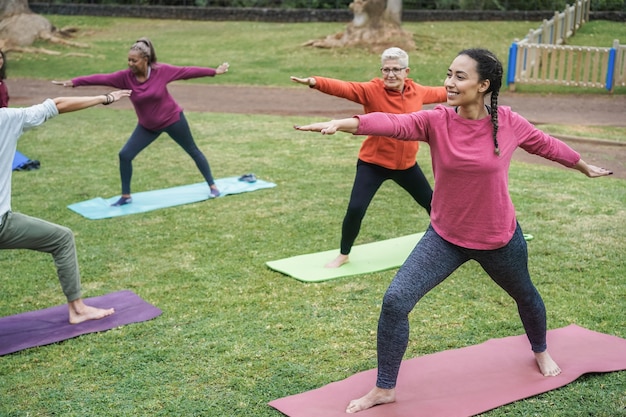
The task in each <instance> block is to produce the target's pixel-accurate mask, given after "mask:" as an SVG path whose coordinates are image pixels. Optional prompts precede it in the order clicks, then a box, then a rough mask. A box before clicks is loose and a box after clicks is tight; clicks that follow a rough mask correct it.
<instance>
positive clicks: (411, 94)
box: [312, 77, 446, 170]
mask: <svg viewBox="0 0 626 417" xmlns="http://www.w3.org/2000/svg"><path fill="white" fill-rule="evenodd" d="M313 78H315V85H314V86H313V87H312V88H314V89H316V90H319V91H321V92H323V93H326V94H330V95H333V96H336V97H342V98H345V99H348V100H350V101H353V102H355V103H359V104H361V105H363V110H364V111H365V113H372V112H386V113H396V114H398V113H412V112H415V111H418V110H421V109H422V104H432V103H444V102H446V90H445V88H444V87H424V86H423V85H420V84H418V83H416V82H415V81H413V80H412V79H410V78H407V79H406V80H405V82H404V91H403V92H399V91H395V90H387V89H386V88H385V84H384V82H383V80H382V79H380V78H374V79H373V80H371V81H368V82H351V81H342V80H336V79H333V78H324V77H313ZM418 149H419V144H418V142H417V141H403V140H396V139H392V138H388V137H385V136H368V137H367V138H366V139H365V140H364V141H363V144H362V145H361V150H360V151H359V159H361V160H362V161H365V162H369V163H371V164H376V165H379V166H382V167H385V168H388V169H396V170H403V169H408V168H411V167H412V166H413V165H415V158H416V156H417V151H418Z"/></svg>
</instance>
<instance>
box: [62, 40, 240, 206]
mask: <svg viewBox="0 0 626 417" xmlns="http://www.w3.org/2000/svg"><path fill="white" fill-rule="evenodd" d="M228 67H229V65H228V63H223V64H221V65H220V66H219V67H217V68H216V69H213V68H205V67H176V66H173V65H169V64H164V63H157V57H156V53H155V51H154V47H153V46H152V42H151V41H150V40H149V39H148V38H141V39H139V40H137V42H135V43H134V44H133V46H131V47H130V50H129V52H128V68H127V69H125V70H122V71H117V72H114V73H111V74H95V75H89V76H85V77H77V78H74V79H72V80H69V81H53V82H54V83H55V84H58V85H63V86H64V87H79V86H83V85H106V86H110V87H115V88H119V89H128V90H132V91H133V94H132V96H131V99H130V101H131V102H132V103H133V106H134V108H135V112H136V113H137V127H135V130H134V131H133V133H132V135H131V136H130V138H129V139H128V141H127V142H126V144H125V145H124V147H123V148H122V150H121V151H120V153H119V158H120V176H121V179H122V195H121V197H120V199H119V200H118V201H117V202H115V203H114V204H113V205H114V206H122V205H125V204H129V203H131V202H132V198H131V194H130V182H131V178H132V175H133V165H132V161H133V159H134V158H135V157H136V156H137V155H138V154H139V152H141V151H142V150H144V149H145V148H146V147H147V146H148V145H150V144H151V143H152V142H154V141H155V140H156V139H157V138H158V137H159V136H160V135H161V133H164V132H165V133H167V134H168V135H170V137H171V138H172V139H174V141H175V142H176V143H177V144H179V145H180V147H181V148H183V149H184V150H185V152H187V154H189V156H191V158H192V159H193V160H194V162H195V163H196V166H197V167H198V169H199V170H200V173H201V174H202V176H203V177H204V179H205V180H206V182H207V184H208V185H209V188H210V197H218V196H219V195H220V192H219V190H218V189H217V187H216V186H215V181H214V180H213V176H212V174H211V168H210V167H209V163H208V161H207V159H206V157H205V156H204V154H203V153H202V151H201V150H200V149H199V148H198V147H197V146H196V143H195V141H194V139H193V136H192V135H191V130H190V129H189V124H188V123H187V119H186V118H185V115H184V114H183V109H182V108H181V107H180V105H179V104H178V103H177V102H176V101H175V100H174V97H172V95H171V94H170V93H169V91H168V90H167V84H169V83H170V82H172V81H176V80H188V79H191V78H200V77H213V76H215V75H220V74H224V73H226V72H228Z"/></svg>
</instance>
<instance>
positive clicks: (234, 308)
mask: <svg viewBox="0 0 626 417" xmlns="http://www.w3.org/2000/svg"><path fill="white" fill-rule="evenodd" d="M73 19H76V20H77V21H78V23H77V24H79V23H80V19H83V18H70V17H63V18H61V17H55V23H56V24H58V25H59V26H64V25H68V24H71V23H72V22H73ZM84 19H85V23H84V26H83V28H84V31H81V33H82V35H81V37H82V36H84V37H86V38H87V39H81V41H86V42H87V43H89V44H91V45H93V46H92V48H90V49H89V51H88V52H89V53H92V54H93V57H92V58H84V57H68V56H63V57H61V58H59V57H54V56H45V57H44V56H40V55H21V56H18V55H16V54H13V55H12V56H10V63H11V64H14V65H12V66H11V68H12V69H11V73H10V77H21V76H23V77H32V76H36V75H37V74H38V72H37V69H39V70H40V71H41V73H42V74H44V75H43V76H41V78H46V79H54V78H69V77H71V76H74V75H78V74H82V73H85V74H86V73H92V72H96V71H103V72H104V71H111V70H115V69H120V68H123V67H124V65H125V55H126V51H127V47H128V44H129V39H131V40H132V39H134V38H135V37H137V36H141V35H147V36H149V37H151V38H153V39H154V41H155V43H156V45H157V53H158V54H159V59H160V60H162V61H165V62H168V61H169V62H173V63H178V64H206V65H216V64H219V62H221V61H223V60H228V61H229V62H231V64H232V65H233V73H232V74H229V76H228V77H224V78H220V80H219V81H220V82H222V80H227V81H226V82H229V83H230V82H232V83H233V84H246V81H248V82H249V83H250V84H257V85H260V84H264V82H267V85H279V84H280V85H282V84H284V85H288V76H289V75H292V74H296V75H297V74H300V75H308V74H309V73H320V74H324V75H331V76H336V77H344V78H351V79H363V78H368V77H372V76H375V74H374V73H372V72H371V71H374V72H375V70H376V58H375V57H373V56H371V55H368V54H366V53H365V52H362V51H350V52H346V51H342V52H341V51H329V50H310V49H302V48H300V47H299V44H301V43H302V42H304V41H306V40H307V39H309V38H313V37H319V36H324V35H325V34H328V33H332V32H334V31H338V30H340V29H341V25H339V24H334V25H333V24H320V25H317V24H315V25H311V27H310V30H306V31H305V29H301V31H302V34H300V35H299V36H294V35H293V32H292V30H293V28H294V27H298V28H300V26H299V25H296V24H294V25H281V24H276V25H274V26H272V25H270V24H259V23H234V24H233V25H234V26H235V27H239V28H240V29H243V28H246V27H247V28H257V29H259V30H257V32H256V34H255V36H254V37H250V38H251V39H252V38H254V39H256V40H258V41H260V40H264V41H265V42H268V43H269V42H270V41H272V40H273V39H275V40H276V41H275V42H272V43H271V44H270V48H269V49H268V50H267V52H262V53H261V52H259V51H258V50H257V49H258V48H254V44H253V41H252V40H250V41H249V42H251V43H250V44H249V45H247V46H241V45H240V46H238V43H237V41H236V40H232V41H231V43H229V42H227V41H226V42H225V43H220V42H217V41H216V37H218V36H219V34H220V33H221V32H220V30H221V31H222V32H223V31H226V30H227V29H226V28H228V27H229V26H228V25H229V24H226V23H219V22H160V21H142V20H132V19H115V20H113V19H94V18H84ZM592 23H593V22H592ZM490 25H491V24H490ZM516 25H519V26H517V27H516V28H514V27H513V26H516ZM416 26H418V25H416ZM422 26H423V27H427V24H424V25H421V26H420V27H422ZM534 26H536V25H535V24H533V23H526V24H524V23H508V26H507V24H503V25H502V26H501V27H499V28H500V29H501V30H502V31H505V30H506V32H505V33H498V36H494V35H493V34H492V35H489V36H488V35H486V34H485V35H484V38H485V39H494V38H500V39H507V42H508V39H509V38H510V37H512V36H519V33H522V34H523V33H525V32H526V31H527V30H528V28H529V27H534ZM302 27H303V28H304V27H305V26H304V25H303V26H302ZM469 27H474V28H475V29H474V32H470V33H473V34H474V35H475V36H482V32H481V31H480V30H479V29H480V27H481V26H480V25H479V24H476V25H475V26H473V25H469ZM87 29H88V30H87ZM186 30H189V31H191V32H190V33H188V32H186ZM463 30H466V29H463ZM467 30H469V29H467ZM514 34H515V35H514ZM424 36H433V37H434V35H428V33H427V32H426V33H425V34H424ZM187 38H188V39H190V40H189V42H186V41H184V39H187ZM464 38H465V36H459V37H458V40H460V39H464ZM199 39H206V42H204V43H201V42H199V41H198V40H199ZM453 40H454V39H451V40H449V41H441V42H440V43H438V46H437V47H438V48H441V51H445V53H446V54H447V53H448V51H449V50H450V48H453V51H450V53H455V52H456V50H457V49H460V47H462V46H465V45H460V44H458V43H456V42H453ZM507 47H508V46H506V45H505V46H502V48H501V49H500V50H498V52H499V53H500V55H501V56H502V52H503V51H505V50H506V48H507ZM50 48H52V47H50ZM54 48H55V49H56V48H59V49H63V48H61V47H54ZM428 48H429V49H427V50H428V51H431V52H432V50H433V49H432V48H434V45H430V46H429V47H428ZM492 49H496V48H492ZM161 51H162V53H161ZM295 51H297V53H298V55H296V56H295V57H289V56H288V55H289V53H292V52H295ZM442 54H443V52H442ZM113 55H117V56H118V57H117V58H116V59H112V58H111V57H112V56H113ZM428 55H429V53H427V52H426V50H425V51H424V56H423V58H424V60H426V58H427V56H428ZM200 56H206V61H202V60H201V59H200ZM418 56H419V57H422V56H421V55H419V54H418V55H417V56H415V57H413V56H412V59H413V63H412V66H413V67H418V68H420V69H419V70H417V71H416V72H417V73H420V74H421V73H424V74H425V73H427V71H426V69H425V68H426V67H428V66H429V64H424V63H423V62H422V61H420V59H419V58H418ZM238 60H241V61H243V62H245V64H239V65H238V64H237V63H238ZM438 60H442V61H446V62H447V60H448V59H447V57H440V58H439V59H438ZM433 61H437V60H436V59H433ZM62 65H66V67H62ZM433 65H434V64H433ZM239 68H241V69H239ZM255 69H256V72H263V73H264V74H255ZM272 69H273V70H275V71H277V72H279V73H280V74H279V75H276V76H275V78H272V80H267V78H268V77H269V75H268V74H270V73H271V72H272V71H271V70H272ZM238 71H242V73H239V72H238ZM358 71H361V72H360V73H359V72H358ZM436 72H437V71H434V72H433V73H436ZM231 75H233V77H231ZM264 75H265V76H264ZM421 81H422V82H425V81H423V80H421ZM425 83H426V82H425ZM187 118H188V119H189V121H190V124H191V127H192V130H193V132H194V134H195V136H196V139H197V142H198V145H199V146H200V147H201V149H203V150H204V151H205V152H206V154H207V157H208V158H209V161H210V162H211V166H212V169H213V172H214V174H215V176H216V177H217V178H221V177H227V176H234V175H241V174H243V173H246V172H254V173H256V174H257V176H258V177H259V178H261V179H264V180H268V181H272V182H275V183H276V184H277V187H276V188H273V189H269V190H261V191H257V192H254V193H246V194H242V195H238V196H230V197H225V198H220V199H216V200H210V201H206V202H203V203H197V204H190V205H185V206H181V207H174V208H169V209H164V210H158V211H154V212H149V213H145V214H138V215H132V216H126V217H119V218H115V219H109V220H100V221H91V220H87V219H84V218H82V217H81V216H79V215H77V214H75V213H74V212H72V211H70V210H69V209H67V208H66V206H67V205H68V204H71V203H75V202H78V201H82V200H86V199H90V198H93V197H96V196H103V197H109V196H112V195H115V194H117V193H119V177H118V166H117V152H118V150H119V149H120V147H121V146H122V144H123V143H124V141H125V140H126V138H127V136H128V134H129V133H130V131H131V130H132V128H133V127H134V124H135V115H134V113H132V112H130V111H123V110H115V109H107V108H103V107H98V108H94V109H89V110H86V111H83V112H80V113H74V114H68V115H63V116H61V117H59V118H57V119H55V120H52V121H50V122H48V124H47V126H45V127H42V128H40V129H36V130H34V131H31V132H27V133H26V134H25V135H24V136H23V138H22V140H21V142H20V146H19V148H20V151H22V152H23V153H24V154H26V155H28V156H31V157H36V158H37V159H39V160H40V161H41V164H42V167H41V169H40V170H38V171H32V172H18V173H15V175H14V177H13V209H14V210H15V211H19V212H23V213H26V214H30V215H34V216H37V217H41V218H44V219H47V220H50V221H53V222H57V223H60V224H63V225H66V226H68V227H70V228H72V229H73V230H74V232H75V235H76V242H77V246H78V251H79V260H80V262H81V270H82V275H83V286H84V291H85V296H86V297H91V296H97V295H102V294H106V293H110V292H114V291H118V290H122V289H130V290H132V291H134V292H136V293H137V294H139V295H140V296H141V297H142V298H144V299H145V300H147V301H148V302H150V303H153V304H155V305H156V306H158V307H159V308H161V309H162V310H163V315H162V316H160V317H158V318H157V319H154V320H151V321H148V322H144V323H138V324H132V325H128V326H124V327H120V328H117V329H113V330H111V331H108V332H104V333H97V334H90V335H86V336H82V337H79V338H76V339H70V340H68V341H65V342H62V343H57V344H54V345H49V346H45V347H41V348H35V349H29V350H26V351H21V352H18V353H15V354H11V355H8V356H5V357H2V358H0V416H11V417H18V416H20V417H21V416H31V417H33V416H77V417H78V416H85V415H92V416H116V417H117V416H129V417H130V416H133V417H134V416H220V417H221V416H254V417H259V416H261V417H262V416H268V417H278V416H280V415H282V414H281V413H279V412H277V411H275V410H273V409H272V408H270V407H269V406H267V402H269V401H271V400H274V399H276V398H280V397H283V396H287V395H292V394H297V393H300V392H303V391H305V390H310V389H314V388H317V387H320V386H322V385H324V384H327V383H329V382H332V381H336V380H340V379H343V378H346V377H348V376H350V375H352V374H354V373H356V372H359V371H363V370H367V369H371V368H373V367H375V366H376V361H375V359H376V358H375V354H376V343H375V337H376V323H377V320H378V314H379V311H380V303H381V298H382V295H383V293H384V291H385V289H386V287H387V285H388V283H389V281H390V280H391V279H392V278H393V274H394V271H386V272H381V273H374V274H368V275H363V276H355V277H351V278H345V279H338V280H333V281H328V282H324V283H318V284H304V283H301V282H299V281H296V280H294V279H291V278H288V277H286V276H283V275H281V274H279V273H276V272H273V271H271V270H269V269H268V268H267V267H266V266H265V264H264V263H265V262H266V261H269V260H275V259H281V258H284V257H288V256H293V255H298V254H304V253H309V252H315V251H321V250H328V249H333V248H337V247H338V244H339V231H340V226H341V220H342V217H343V214H344V212H345V208H346V204H347V199H348V196H349V191H350V188H351V185H352V179H353V175H354V164H355V161H356V155H357V152H358V148H359V145H360V140H359V139H358V138H353V137H351V136H349V135H343V134H338V135H335V136H328V137H327V136H321V135H316V134H308V133H303V132H295V131H294V130H293V129H292V127H291V126H292V125H293V124H296V123H298V124H301V123H306V122H308V121H312V119H311V118H308V117H277V116H259V115H232V114H204V113H187ZM418 161H419V163H420V164H421V165H422V167H423V169H424V171H425V172H426V173H427V175H428V176H429V178H430V179H431V180H432V175H431V174H430V172H431V166H430V159H429V153H428V147H427V146H423V147H422V148H421V151H420V153H419V155H418ZM134 168H135V178H134V180H133V187H134V190H136V191H144V190H150V189H158V188H165V187H170V186H176V185H183V184H189V183H193V182H199V181H201V178H200V175H199V173H198V172H197V170H196V168H195V166H194V164H193V162H192V161H191V160H190V159H189V158H188V157H187V156H186V155H185V154H184V153H183V152H182V151H181V150H180V149H179V148H178V147H177V146H176V145H175V144H174V143H173V142H172V141H170V140H168V139H167V138H165V137H164V138H162V139H161V140H159V141H157V142H156V143H155V144H153V145H152V146H150V148H149V149H147V150H146V151H145V152H143V153H142V154H141V155H140V156H139V157H138V158H137V159H136V161H135V164H134ZM510 184H511V194H512V197H513V200H514V202H515V204H516V208H517V212H518V218H519V221H520V223H521V225H522V227H523V229H524V232H526V233H530V234H533V235H534V239H533V240H532V241H530V243H529V252H530V269H531V274H532V276H533V279H534V281H535V283H536V285H537V286H538V288H539V290H540V292H541V294H542V296H543V298H544V300H545V302H546V306H547V309H548V323H549V327H550V328H557V327H562V326H566V325H568V324H571V323H576V324H578V325H580V326H583V327H586V328H589V329H592V330H595V331H599V332H604V333H608V334H613V335H617V336H620V337H626V326H624V324H625V323H626V309H625V307H626V305H625V302H624V296H625V294H626V283H625V280H624V277H625V276H626V262H625V261H624V253H626V240H625V239H624V235H625V233H624V232H625V226H624V225H625V224H626V209H625V207H626V186H625V183H624V181H623V180H619V179H615V178H610V177H608V178H599V179H588V178H586V177H584V176H583V175H581V174H580V173H578V172H575V171H570V170H566V169H560V168H551V167H543V166H535V165H528V164H523V163H519V162H514V163H513V165H512V168H511V173H510ZM427 224H428V219H427V217H426V215H425V214H424V213H423V212H422V210H421V209H419V208H418V207H417V206H416V204H415V203H414V202H413V201H412V200H411V198H410V197H409V196H408V195H407V194H406V193H405V192H404V191H402V190H401V189H400V188H399V187H397V186H395V185H394V184H392V183H386V184H384V185H383V187H382V188H381V190H380V191H379V193H378V194H377V195H376V197H375V199H374V201H373V202H372V205H371V207H370V209H369V211H368V215H367V217H366V218H365V221H364V223H363V228H362V231H361V234H360V236H359V238H358V241H357V244H358V243H366V242H372V241H377V240H381V239H387V238H392V237H397V236H402V235H406V234H411V233H415V232H418V231H423V230H424V229H425V228H426V226H427ZM0 265H1V269H0V287H1V288H2V291H1V292H0V316H6V315H11V314H16V313H19V312H25V311H31V310H35V309H41V308H46V307H50V306H53V305H58V304H62V303H64V299H63V297H62V294H61V290H60V287H59V284H58V281H57V280H56V277H55V273H54V266H53V264H52V261H51V259H50V257H49V256H47V255H43V254H39V253H33V252H28V251H1V252H0ZM522 333H523V330H522V327H521V324H520V321H519V318H518V316H517V313H516V309H515V306H514V305H513V302H512V301H511V300H510V299H509V298H508V297H507V296H506V295H505V294H504V293H503V292H502V290H500V289H499V288H498V287H497V286H496V285H495V284H493V283H492V282H491V281H490V280H489V278H488V277H487V276H486V275H485V273H484V272H482V270H481V269H480V267H478V266H477V265H476V264H467V265H465V266H463V267H462V268H461V269H459V270H458V271H457V272H455V274H454V275H452V276H451V277H450V278H449V279H448V280H447V281H446V282H444V283H443V284H442V285H441V286H439V287H438V288H437V289H435V290H434V291H432V292H431V293H430V294H428V295H427V296H426V297H425V298H424V299H423V300H422V301H421V302H420V304H419V305H418V307H417V308H416V310H415V311H414V312H413V314H412V315H411V339H410V344H409V348H408V350H407V357H415V356H417V355H424V354H428V353H433V352H439V351H443V350H446V349H451V348H459V347H463V346H468V345H474V344H477V343H480V342H483V341H485V340H487V339H490V338H495V337H505V336H510V335H517V334H522ZM529 355H530V352H529ZM557 360H558V358H557ZM625 407H626V372H616V373H610V374H591V375H586V376H583V377H581V378H579V379H578V380H577V381H576V382H574V383H572V384H570V385H568V386H566V387H564V388H562V389H558V390H555V391H552V392H549V393H546V394H542V395H539V396H536V397H532V398H530V399H527V400H524V401H519V402H516V403H514V404H510V405H507V406H504V407H500V408H498V409H496V410H493V411H491V412H488V413H486V414H485V416H488V417H504V416H551V417H552V416H562V417H570V416H594V417H595V416H601V417H614V416H624V415H626V408H625Z"/></svg>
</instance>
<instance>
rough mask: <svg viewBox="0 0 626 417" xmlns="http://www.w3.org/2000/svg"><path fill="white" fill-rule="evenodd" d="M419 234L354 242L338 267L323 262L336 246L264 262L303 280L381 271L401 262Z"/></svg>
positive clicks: (274, 268)
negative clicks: (360, 242)
mask: <svg viewBox="0 0 626 417" xmlns="http://www.w3.org/2000/svg"><path fill="white" fill-rule="evenodd" d="M423 235H424V233H423V232H422V233H416V234H413V235H408V236H402V237H396V238H393V239H387V240H382V241H380V242H373V243H366V244H364V245H358V246H354V247H353V248H352V251H351V252H350V262H348V263H347V264H344V265H342V266H340V267H339V268H324V265H325V264H326V263H327V262H329V261H331V260H333V259H334V258H335V257H336V256H337V255H338V254H339V249H333V250H329V251H325V252H317V253H311V254H308V255H298V256H293V257H291V258H285V259H280V260H277V261H269V262H266V263H265V264H266V265H267V266H268V267H269V268H271V269H273V270H275V271H278V272H282V273H283V274H285V275H289V276H290V277H293V278H295V279H297V280H300V281H304V282H319V281H326V280H329V279H334V278H341V277H347V276H351V275H358V274H368V273H371V272H379V271H385V270H387V269H393V268H398V267H399V266H400V265H402V264H403V263H404V261H405V260H406V258H407V257H408V256H409V254H410V253H411V251H412V250H413V248H414V247H415V245H417V242H418V241H419V240H420V239H421V238H422V236H423Z"/></svg>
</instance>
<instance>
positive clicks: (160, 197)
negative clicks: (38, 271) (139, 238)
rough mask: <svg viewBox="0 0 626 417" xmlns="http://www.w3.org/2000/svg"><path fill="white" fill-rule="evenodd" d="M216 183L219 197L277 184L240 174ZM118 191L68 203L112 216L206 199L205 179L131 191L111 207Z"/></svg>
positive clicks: (84, 212) (91, 215)
mask: <svg viewBox="0 0 626 417" xmlns="http://www.w3.org/2000/svg"><path fill="white" fill-rule="evenodd" d="M215 185H217V188H218V189H219V190H220V193H221V195H220V196H219V197H218V198H221V197H224V196H227V195H231V194H240V193H245V192H249V191H256V190H261V189H264V188H272V187H276V184H274V183H271V182H267V181H263V180H259V179H257V181H256V182H252V183H249V182H245V181H239V177H229V178H221V179H217V180H215ZM119 197H120V196H119V195H118V196H116V197H111V198H109V199H104V198H101V197H98V198H94V199H91V200H87V201H82V202H80V203H74V204H70V205H69V206H67V207H68V208H69V209H70V210H73V211H75V212H76V213H78V214H80V215H81V216H84V217H86V218H88V219H90V220H98V219H108V218H111V217H119V216H126V215H129V214H136V213H145V212H147V211H152V210H158V209H161V208H166V207H174V206H180V205H183V204H190V203H197V202H199V201H204V200H208V199H209V186H208V185H207V183H206V182H201V183H197V184H190V185H181V186H178V187H172V188H165V189H162V190H153V191H144V192H141V193H133V202H132V203H131V204H126V205H124V206H120V207H111V204H113V203H115V202H116V201H117V200H118V199H119Z"/></svg>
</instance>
